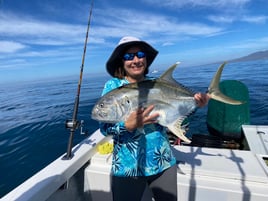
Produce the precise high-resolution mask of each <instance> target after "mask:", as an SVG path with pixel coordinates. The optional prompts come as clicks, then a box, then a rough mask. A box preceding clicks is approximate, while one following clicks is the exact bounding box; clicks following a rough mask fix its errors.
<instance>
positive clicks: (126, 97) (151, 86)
mask: <svg viewBox="0 0 268 201" xmlns="http://www.w3.org/2000/svg"><path fill="white" fill-rule="evenodd" d="M178 63H179V62H178ZM178 63H176V64H174V65H173V66H171V67H170V68H169V69H168V70H167V71H166V72H165V73H164V74H163V75H161V76H160V78H158V79H155V80H145V81H142V82H138V83H131V84H127V85H124V86H122V87H119V88H117V89H114V90H112V91H110V92H108V93H107V94H105V95H104V96H102V97H101V98H100V100H99V101H98V102H97V103H96V104H95V106H94V108H93V110H92V114H91V117H92V119H95V120H97V121H100V122H106V123H116V122H119V121H125V120H126V119H127V118H128V116H129V115H130V113H131V112H133V111H135V110H137V108H138V107H144V108H146V107H148V106H149V105H154V110H153V111H152V113H154V112H157V113H159V114H160V115H159V117H158V123H159V124H160V125H162V126H165V127H167V128H168V129H169V130H170V131H171V132H172V133H174V134H175V135H176V136H178V137H179V138H181V139H182V140H183V141H185V142H188V143H190V142H191V141H190V140H189V139H188V138H187V137H186V136H185V135H184V134H185V130H184V128H183V127H182V126H181V124H182V122H183V120H184V119H185V118H186V117H187V116H188V115H190V114H191V113H192V112H193V111H194V110H195V109H196V108H197V104H196V101H195V99H194V93H193V92H192V91H191V90H189V89H188V88H186V87H185V86H183V85H182V84H180V83H178V82H177V81H176V80H174V79H173V77H172V74H173V71H174V69H175V68H176V67H177V65H178ZM224 65H225V63H223V64H222V65H221V66H220V67H219V69H218V71H217V73H216V74H215V76H214V78H213V79H212V81H211V84H210V86H209V88H208V92H207V93H208V94H209V95H210V97H211V98H213V99H215V100H218V101H221V102H224V103H228V104H233V105H238V104H241V102H240V101H237V100H233V99H231V98H229V97H227V96H225V95H223V94H222V93H221V92H220V90H219V81H220V77H221V73H222V70H223V68H224Z"/></svg>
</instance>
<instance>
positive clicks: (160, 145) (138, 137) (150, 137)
mask: <svg viewBox="0 0 268 201" xmlns="http://www.w3.org/2000/svg"><path fill="white" fill-rule="evenodd" d="M146 79H151V78H146ZM128 83H129V82H128V81H127V80H126V79H118V78H112V79H111V80H109V81H108V82H106V84H105V86H104V89H103V92H102V95H104V94H106V93H108V92H109V91H111V90H113V89H115V88H118V87H120V86H122V85H125V84H128ZM100 130H101V132H102V133H103V134H104V135H112V136H113V140H114V151H113V161H112V174H113V175H115V176H122V177H128V176H134V177H135V176H150V175H155V174H158V173H160V172H162V171H164V170H165V169H167V168H169V167H171V166H173V165H175V164H176V159H175V157H174V156H173V153H172V150H171V147H170V143H169V140H168V136H167V133H166V129H165V128H164V127H163V126H161V125H159V124H148V125H144V127H143V129H136V130H134V131H133V132H128V131H127V130H126V128H125V125H124V122H118V123H116V124H110V123H100Z"/></svg>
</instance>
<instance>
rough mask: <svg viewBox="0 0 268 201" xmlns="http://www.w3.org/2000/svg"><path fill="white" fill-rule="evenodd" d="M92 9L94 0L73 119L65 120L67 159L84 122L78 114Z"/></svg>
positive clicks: (89, 19)
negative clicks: (76, 132)
mask: <svg viewBox="0 0 268 201" xmlns="http://www.w3.org/2000/svg"><path fill="white" fill-rule="evenodd" d="M92 9H93V0H91V6H90V11H89V17H88V24H87V32H86V38H85V43H84V52H83V57H82V64H81V68H80V77H79V81H78V86H77V94H76V98H75V102H74V110H73V116H72V119H71V120H66V122H65V127H66V128H68V129H70V136H69V142H68V146H67V153H66V155H65V156H64V157H63V159H67V160H69V159H71V158H72V147H73V135H74V133H75V131H76V129H77V128H78V127H79V126H81V122H82V121H81V122H79V121H78V120H77V114H78V107H79V99H80V90H81V85H82V79H83V70H84V62H85V57H86V50H87V40H88V33H89V28H90V22H91V15H92Z"/></svg>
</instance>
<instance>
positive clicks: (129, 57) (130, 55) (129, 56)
mask: <svg viewBox="0 0 268 201" xmlns="http://www.w3.org/2000/svg"><path fill="white" fill-rule="evenodd" d="M135 56H137V57H138V58H139V59H141V58H144V57H146V54H145V52H142V51H138V52H136V53H126V54H124V56H123V59H124V61H131V60H133V59H134V57H135Z"/></svg>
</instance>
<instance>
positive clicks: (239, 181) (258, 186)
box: [1, 126, 268, 201]
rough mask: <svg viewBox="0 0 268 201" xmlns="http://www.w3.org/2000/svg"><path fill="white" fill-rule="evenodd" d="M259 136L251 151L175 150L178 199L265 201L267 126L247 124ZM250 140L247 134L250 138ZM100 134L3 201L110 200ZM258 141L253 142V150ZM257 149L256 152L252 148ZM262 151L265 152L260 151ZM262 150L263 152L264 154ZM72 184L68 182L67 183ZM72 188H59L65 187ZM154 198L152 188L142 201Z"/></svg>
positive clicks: (267, 193)
mask: <svg viewBox="0 0 268 201" xmlns="http://www.w3.org/2000/svg"><path fill="white" fill-rule="evenodd" d="M243 129H244V130H245V132H246V133H248V132H249V133H251V134H250V141H252V140H253V139H255V138H252V136H253V135H254V133H255V134H256V135H258V137H259V139H260V140H259V142H258V143H261V144H262V145H260V144H258V146H263V147H262V148H258V149H255V150H252V151H242V150H231V149H218V148H206V147H202V148H201V147H190V146H175V147H174V154H175V156H176V158H177V160H178V173H177V178H178V200H180V201H210V200H211V201H212V200H213V201H214V200H215V199H216V200H217V201H234V200H235V201H239V200H241V201H249V200H254V201H267V200H268V166H267V165H266V164H265V162H264V160H263V158H268V154H267V152H265V150H267V147H268V146H267V143H268V140H266V138H265V137H267V135H268V134H263V135H264V136H262V137H260V132H257V131H259V130H261V131H264V133H268V126H243ZM246 136H247V135H246ZM109 140H110V139H109V138H105V137H104V136H102V135H101V134H100V132H99V131H96V132H95V133H94V134H92V136H90V137H89V138H88V139H86V140H85V141H83V142H81V143H80V144H78V145H77V146H76V147H74V149H73V153H74V156H73V158H72V159H71V160H62V157H60V158H59V159H57V160H55V161H54V162H53V163H51V164H50V165H49V166H47V167H46V168H45V169H43V170H41V171H40V172H39V173H37V174H36V175H34V176H33V177H31V178H30V179H28V180H27V181H26V182H24V183H23V184H22V185H20V186H18V187H17V188H16V189H14V190H13V191H11V192H10V193H9V194H7V195H6V196H5V197H3V198H2V199H1V200H5V201H6V200H8V201H10V200H17V201H29V200H38V201H42V200H49V201H55V200H77V201H78V200H92V201H99V200H100V201H103V200H105V201H110V200H112V194H111V189H110V168H111V159H112V157H111V155H109V154H108V155H101V154H99V153H97V151H96V145H97V144H98V143H100V142H103V141H109ZM254 143H255V144H256V142H254V141H253V142H249V143H248V144H249V147H250V149H251V148H252V147H251V146H254V145H255V144H254ZM253 149H254V148H253ZM260 150H261V151H260ZM263 150H264V151H263ZM67 181H68V182H67ZM66 182H67V184H69V186H68V188H60V187H61V186H62V185H63V184H66ZM149 200H151V193H150V191H149V190H148V189H146V192H145V193H144V197H143V200H142V201H149Z"/></svg>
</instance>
